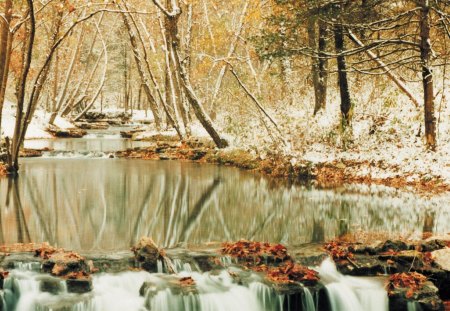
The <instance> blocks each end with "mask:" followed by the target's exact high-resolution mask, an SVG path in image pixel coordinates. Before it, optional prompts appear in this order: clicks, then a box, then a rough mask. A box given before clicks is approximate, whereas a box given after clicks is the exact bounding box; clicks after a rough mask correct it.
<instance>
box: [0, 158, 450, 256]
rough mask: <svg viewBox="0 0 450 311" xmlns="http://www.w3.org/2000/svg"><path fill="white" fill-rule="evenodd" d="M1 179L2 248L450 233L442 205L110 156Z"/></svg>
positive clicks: (39, 166) (38, 166)
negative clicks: (356, 233)
mask: <svg viewBox="0 0 450 311" xmlns="http://www.w3.org/2000/svg"><path fill="white" fill-rule="evenodd" d="M23 163H24V164H23V167H22V170H23V171H22V174H21V175H20V176H19V177H18V178H16V179H0V207H1V212H0V242H1V243H15V242H29V241H33V242H42V241H48V242H49V243H51V244H53V245H57V246H61V247H65V248H71V249H76V250H98V249H103V250H123V249H127V248H129V247H130V246H131V245H133V244H134V243H135V242H136V241H137V240H138V239H139V238H140V237H141V236H143V235H147V236H152V237H153V238H154V239H155V241H156V242H157V243H159V244H160V245H163V246H166V247H167V246H174V245H177V244H179V243H183V242H188V243H190V244H200V243H204V242H210V241H224V240H235V239H240V238H247V239H255V240H265V241H272V242H282V243H286V244H288V245H296V244H301V243H306V242H311V241H313V242H321V241H324V240H326V239H330V238H332V237H335V236H337V235H341V234H343V233H346V232H351V231H354V230H357V229H363V230H370V231H387V232H397V233H402V234H410V233H415V234H416V235H420V234H422V231H427V232H429V231H434V232H448V231H450V211H449V209H450V208H449V207H448V206H445V203H440V202H439V201H430V200H428V201H426V200H420V199H417V197H415V196H413V195H402V196H392V195H391V196H389V195H384V196H379V195H375V196H370V195H356V194H349V193H339V192H337V191H321V190H315V189H307V188H304V187H300V186H297V185H286V184H279V183H276V182H274V181H273V180H270V179H267V178H264V177H262V176H258V175H256V176H255V175H254V174H250V173H246V172H242V171H239V170H237V169H234V168H228V167H218V166H213V165H199V164H193V163H183V162H170V161H169V162H163V161H159V162H153V161H141V160H116V159H114V160H113V159H70V160H68V159H65V160H62V159H52V160H48V159H47V160H46V159H27V160H24V161H23Z"/></svg>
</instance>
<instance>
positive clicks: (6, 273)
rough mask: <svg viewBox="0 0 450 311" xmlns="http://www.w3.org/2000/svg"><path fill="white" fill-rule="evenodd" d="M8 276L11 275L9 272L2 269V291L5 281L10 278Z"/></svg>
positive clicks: (0, 276) (0, 273)
mask: <svg viewBox="0 0 450 311" xmlns="http://www.w3.org/2000/svg"><path fill="white" fill-rule="evenodd" d="M8 274H9V272H8V271H5V270H3V269H0V290H2V289H3V284H4V282H5V279H6V278H7V277H8Z"/></svg>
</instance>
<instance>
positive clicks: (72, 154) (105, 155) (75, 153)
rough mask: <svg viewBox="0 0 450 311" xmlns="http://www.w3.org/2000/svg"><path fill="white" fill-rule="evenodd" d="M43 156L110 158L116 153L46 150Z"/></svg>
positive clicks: (54, 157)
mask: <svg viewBox="0 0 450 311" xmlns="http://www.w3.org/2000/svg"><path fill="white" fill-rule="evenodd" d="M42 157H43V158H53V159H86V158H91V159H108V158H111V157H114V153H109V152H101V151H45V152H44V153H43V154H42Z"/></svg>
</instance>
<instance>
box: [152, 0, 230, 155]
mask: <svg viewBox="0 0 450 311" xmlns="http://www.w3.org/2000/svg"><path fill="white" fill-rule="evenodd" d="M152 1H153V3H154V4H155V5H156V6H157V7H158V8H159V9H160V10H161V12H162V13H163V14H164V15H165V16H166V17H167V21H168V22H167V23H166V25H165V27H166V32H167V33H168V34H169V35H170V42H171V44H172V48H173V51H174V56H175V65H176V69H177V74H179V75H180V80H181V81H182V85H183V89H184V91H185V93H186V97H187V99H188V101H189V103H190V105H191V106H192V109H193V111H194V113H195V115H196V117H197V119H198V120H199V121H200V123H201V124H202V126H203V127H204V128H205V130H206V131H207V132H208V134H209V135H210V136H211V138H212V139H213V141H214V143H215V144H216V145H217V147H218V148H225V147H227V146H228V142H227V141H226V140H225V139H223V138H222V137H221V136H220V134H219V132H218V131H217V130H216V129H215V127H214V125H213V123H212V121H211V118H210V117H209V116H208V115H207V114H206V112H205V109H204V108H203V105H202V103H201V101H200V99H199V98H198V97H197V95H196V94H195V91H194V89H193V87H192V85H191V82H190V79H189V77H188V75H187V72H186V68H185V64H184V63H183V62H182V61H181V56H180V46H181V44H180V39H179V37H178V21H179V18H180V15H181V9H180V7H179V5H178V1H177V0H171V6H172V10H168V9H167V8H166V7H164V6H163V5H162V4H161V3H160V2H159V1H158V0H152Z"/></svg>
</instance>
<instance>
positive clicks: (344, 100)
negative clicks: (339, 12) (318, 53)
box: [334, 24, 352, 129]
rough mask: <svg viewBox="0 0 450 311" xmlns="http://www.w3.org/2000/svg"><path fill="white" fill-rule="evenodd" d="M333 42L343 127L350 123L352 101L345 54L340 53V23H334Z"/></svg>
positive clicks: (341, 33) (341, 41)
mask: <svg viewBox="0 0 450 311" xmlns="http://www.w3.org/2000/svg"><path fill="white" fill-rule="evenodd" d="M334 44H335V49H336V54H338V56H337V67H338V83H339V90H340V94H341V117H342V122H341V123H342V128H343V129H345V128H346V127H347V126H349V125H350V124H351V117H352V116H351V110H352V102H351V98H350V90H349V86H348V78H347V64H346V61H345V56H344V55H342V52H343V51H344V49H345V46H344V28H343V26H342V25H341V24H336V25H335V26H334Z"/></svg>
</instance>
